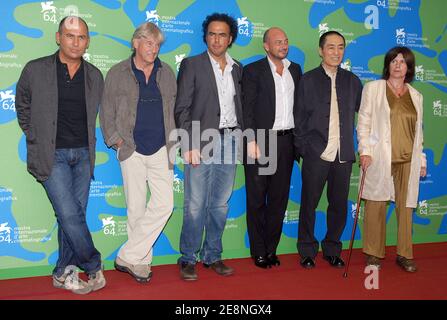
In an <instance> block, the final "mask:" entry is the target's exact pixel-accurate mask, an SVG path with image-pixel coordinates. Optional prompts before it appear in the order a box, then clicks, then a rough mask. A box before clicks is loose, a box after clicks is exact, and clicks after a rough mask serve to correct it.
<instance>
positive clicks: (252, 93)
mask: <svg viewBox="0 0 447 320" xmlns="http://www.w3.org/2000/svg"><path fill="white" fill-rule="evenodd" d="M264 49H265V51H266V53H267V57H266V58H263V59H261V60H259V61H256V62H254V63H251V64H249V65H247V66H246V67H245V68H244V73H243V80H242V90H243V97H244V98H243V115H244V124H245V129H246V130H247V129H252V130H254V131H258V133H259V131H261V130H264V134H265V136H266V137H267V140H266V141H265V142H266V143H261V142H260V141H259V137H257V138H258V139H255V138H254V137H252V138H248V141H247V145H246V149H247V156H248V157H250V158H251V159H253V161H251V164H250V161H248V160H247V161H246V163H245V187H246V191H247V229H248V237H249V240H250V252H251V255H252V257H253V259H254V263H255V265H256V266H257V267H260V268H269V267H271V266H272V265H279V264H280V261H279V259H278V257H277V256H276V248H277V246H278V243H279V241H280V238H281V231H282V222H283V219H284V214H285V211H286V208H287V203H288V200H289V189H290V177H291V174H292V167H293V162H294V147H293V128H294V126H295V124H294V111H295V109H296V108H295V107H296V102H297V99H296V94H295V92H296V91H297V90H296V89H298V81H299V79H300V77H301V67H300V65H298V64H296V63H293V62H290V61H289V60H288V59H287V58H286V57H287V54H288V50H289V44H288V38H287V35H286V34H285V33H284V31H283V30H281V29H279V28H270V29H268V30H267V31H266V32H265V34H264ZM272 135H273V136H274V138H276V139H271V138H272V137H273V136H272ZM253 139H254V140H253ZM268 143H270V144H276V145H275V146H271V145H270V146H269V147H267V144H268ZM272 147H273V148H272ZM265 150H274V151H276V156H274V155H271V154H269V158H270V159H271V160H272V161H276V165H275V166H276V170H275V172H274V173H272V174H262V171H261V170H260V169H261V167H262V166H263V164H262V163H260V162H262V161H258V160H259V158H260V157H261V156H262V155H265V153H266V152H265ZM270 165H271V164H270Z"/></svg>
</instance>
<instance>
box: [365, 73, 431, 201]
mask: <svg viewBox="0 0 447 320" xmlns="http://www.w3.org/2000/svg"><path fill="white" fill-rule="evenodd" d="M407 86H408V88H409V91H410V96H411V100H412V101H413V104H414V107H415V109H416V112H417V120H416V134H415V137H414V144H413V154H412V158H411V169H410V179H409V182H408V193H407V201H406V206H407V207H408V208H416V207H417V199H418V193H419V178H420V172H421V167H426V166H427V161H426V158H425V154H424V153H423V152H422V148H423V147H422V143H423V132H422V113H423V104H422V95H421V94H420V93H419V92H418V91H417V90H416V89H414V88H413V87H412V86H410V85H409V84H407ZM357 138H358V143H359V146H358V150H359V154H360V155H361V156H363V155H368V156H371V157H372V163H371V165H370V166H369V168H368V170H367V174H366V177H365V185H364V187H363V196H362V197H363V198H364V199H367V200H374V201H388V200H394V184H393V178H392V176H391V122H390V106H389V104H388V100H387V97H386V80H376V81H371V82H369V83H367V84H366V85H365V87H364V89H363V94H362V102H361V106H360V110H359V116H358V123H357Z"/></svg>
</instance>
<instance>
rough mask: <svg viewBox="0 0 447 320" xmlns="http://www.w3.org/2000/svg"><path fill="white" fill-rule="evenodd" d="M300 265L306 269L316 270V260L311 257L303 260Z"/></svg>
mask: <svg viewBox="0 0 447 320" xmlns="http://www.w3.org/2000/svg"><path fill="white" fill-rule="evenodd" d="M300 265H301V266H302V267H303V268H306V269H313V268H315V260H314V259H312V258H311V257H304V258H302V259H301V261H300Z"/></svg>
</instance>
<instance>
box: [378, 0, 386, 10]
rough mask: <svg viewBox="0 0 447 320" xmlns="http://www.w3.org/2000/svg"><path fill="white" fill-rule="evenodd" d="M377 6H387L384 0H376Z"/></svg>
mask: <svg viewBox="0 0 447 320" xmlns="http://www.w3.org/2000/svg"><path fill="white" fill-rule="evenodd" d="M377 6H378V7H383V8H386V7H387V5H386V0H377Z"/></svg>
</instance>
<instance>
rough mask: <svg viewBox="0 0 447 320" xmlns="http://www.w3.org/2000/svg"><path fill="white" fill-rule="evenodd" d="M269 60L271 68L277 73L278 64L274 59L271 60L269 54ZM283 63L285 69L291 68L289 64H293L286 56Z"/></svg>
mask: <svg viewBox="0 0 447 320" xmlns="http://www.w3.org/2000/svg"><path fill="white" fill-rule="evenodd" d="M267 60H268V62H269V65H270V68H271V69H272V71H273V72H274V73H275V72H276V65H275V64H274V63H273V61H272V60H270V57H269V56H267ZM281 62H282V64H283V65H284V69H289V66H290V64H291V62H290V61H289V59H287V58H284V59H282V60H281Z"/></svg>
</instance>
